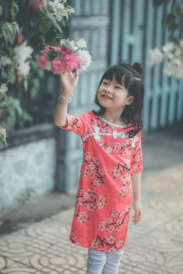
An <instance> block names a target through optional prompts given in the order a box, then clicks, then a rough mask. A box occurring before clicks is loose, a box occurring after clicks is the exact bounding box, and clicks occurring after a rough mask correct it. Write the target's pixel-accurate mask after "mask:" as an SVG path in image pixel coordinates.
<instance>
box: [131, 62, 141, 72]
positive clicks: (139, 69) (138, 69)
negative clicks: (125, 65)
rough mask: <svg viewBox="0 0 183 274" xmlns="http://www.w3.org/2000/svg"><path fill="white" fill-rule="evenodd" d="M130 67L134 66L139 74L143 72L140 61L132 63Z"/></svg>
mask: <svg viewBox="0 0 183 274" xmlns="http://www.w3.org/2000/svg"><path fill="white" fill-rule="evenodd" d="M132 68H134V69H135V70H136V71H137V72H138V73H139V74H142V73H143V69H142V67H141V65H140V63H134V64H133V66H132Z"/></svg>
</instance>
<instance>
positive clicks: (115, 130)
mask: <svg viewBox="0 0 183 274" xmlns="http://www.w3.org/2000/svg"><path fill="white" fill-rule="evenodd" d="M61 128H62V129H64V130H68V131H73V132H75V133H76V134H78V135H80V137H81V141H82V143H83V161H82V165H81V169H80V178H79V183H78V191H77V196H76V203H75V211H74V215H73V222H72V226H71V231H70V237H69V239H70V241H71V242H72V243H73V244H75V245H78V246H82V247H85V248H88V249H89V248H92V249H95V250H99V251H104V252H115V251H118V250H121V249H123V248H124V246H125V242H126V237H127V231H128V224H129V218H130V205H131V202H132V198H133V184H132V178H131V175H132V174H133V173H139V172H142V170H143V158H142V146H141V132H139V133H137V134H136V136H135V138H128V135H129V134H128V131H129V129H130V127H128V128H126V127H121V126H115V125H112V124H108V123H107V122H104V121H102V120H101V119H100V117H98V116H97V115H95V114H94V113H93V112H88V113H84V114H75V115H71V114H67V124H66V126H64V127H61ZM105 132H106V133H107V134H108V135H107V136H106V135H105ZM107 147H111V148H112V151H110V153H108V152H107V151H106V148H107ZM108 151H109V150H108ZM73 164H74V163H72V165H73Z"/></svg>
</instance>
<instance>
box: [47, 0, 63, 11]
mask: <svg viewBox="0 0 183 274" xmlns="http://www.w3.org/2000/svg"><path fill="white" fill-rule="evenodd" d="M60 2H61V0H54V1H53V2H52V1H49V2H48V5H49V6H50V7H52V8H53V9H54V10H55V12H56V9H61V10H63V9H64V5H63V4H61V3H60Z"/></svg>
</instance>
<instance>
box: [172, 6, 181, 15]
mask: <svg viewBox="0 0 183 274" xmlns="http://www.w3.org/2000/svg"><path fill="white" fill-rule="evenodd" d="M173 14H174V15H175V16H179V15H182V14H183V4H182V5H179V6H174V7H173Z"/></svg>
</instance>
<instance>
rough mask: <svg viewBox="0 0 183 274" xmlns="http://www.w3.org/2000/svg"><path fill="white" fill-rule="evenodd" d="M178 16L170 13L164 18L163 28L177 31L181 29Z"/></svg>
mask: <svg viewBox="0 0 183 274" xmlns="http://www.w3.org/2000/svg"><path fill="white" fill-rule="evenodd" d="M176 20H177V19H176V16H175V15H174V14H173V13H169V14H168V15H167V16H165V17H164V18H163V22H162V23H163V27H165V28H166V27H167V28H168V29H169V30H175V29H178V28H179V24H178V23H177V22H176Z"/></svg>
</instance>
